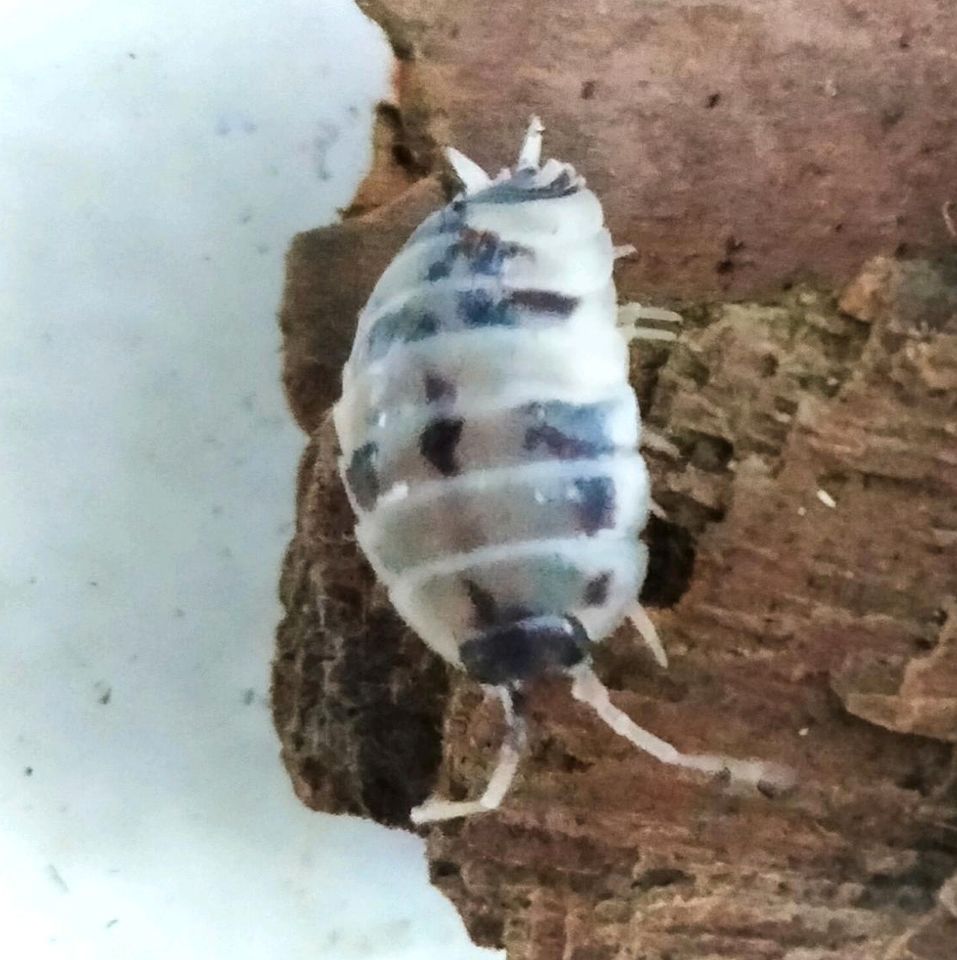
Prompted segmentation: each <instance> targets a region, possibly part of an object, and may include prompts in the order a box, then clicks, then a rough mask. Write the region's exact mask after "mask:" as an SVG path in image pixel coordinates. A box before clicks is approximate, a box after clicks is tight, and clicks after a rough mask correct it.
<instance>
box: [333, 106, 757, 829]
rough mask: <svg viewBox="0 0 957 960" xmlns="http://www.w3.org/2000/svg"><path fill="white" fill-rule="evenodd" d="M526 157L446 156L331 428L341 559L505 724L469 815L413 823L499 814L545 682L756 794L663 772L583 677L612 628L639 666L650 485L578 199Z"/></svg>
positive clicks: (574, 189) (602, 251) (594, 217)
mask: <svg viewBox="0 0 957 960" xmlns="http://www.w3.org/2000/svg"><path fill="white" fill-rule="evenodd" d="M540 147H541V126H540V125H539V123H538V121H537V120H536V119H533V121H532V124H531V126H530V128H529V130H528V133H527V134H526V137H525V141H524V143H523V145H522V148H521V152H520V155H519V160H518V163H517V165H516V166H515V167H514V168H513V169H508V170H503V171H502V172H501V173H500V174H499V175H498V176H497V177H495V178H490V177H488V175H487V174H485V172H484V171H483V170H482V169H481V168H479V167H478V166H477V165H476V164H474V163H473V162H472V161H470V160H468V159H467V158H465V157H463V156H462V155H460V154H458V153H456V152H455V151H449V158H450V160H451V162H452V165H453V167H454V168H455V170H456V172H457V173H458V175H459V177H460V179H462V181H463V183H464V185H465V189H464V191H463V192H462V193H461V194H459V195H458V196H457V197H456V198H455V199H454V200H453V201H452V202H451V203H450V204H449V205H448V206H446V207H445V208H443V209H442V210H439V211H438V212H436V213H434V214H432V215H431V216H429V217H428V218H427V219H426V220H425V221H424V222H423V223H422V224H421V226H420V227H419V228H418V229H417V230H416V231H415V232H414V233H413V234H412V236H411V237H410V238H409V240H408V242H407V243H406V244H405V246H404V247H403V248H402V249H401V250H400V251H399V253H398V254H397V256H396V257H395V259H394V260H393V261H392V263H391V264H390V265H389V267H388V268H387V269H386V271H385V273H384V274H383V275H382V277H381V279H380V280H379V282H378V284H377V285H376V287H375V288H374V290H373V292H372V294H371V296H370V298H369V301H368V303H367V304H366V306H365V308H364V309H363V311H362V312H361V314H360V317H359V321H358V327H357V331H356V336H355V343H354V347H353V350H352V354H351V356H350V358H349V360H348V362H347V363H346V365H345V368H344V370H343V389H342V396H341V399H340V400H339V402H338V403H337V405H336V406H335V408H334V419H335V426H336V431H337V434H338V438H339V443H340V447H341V454H342V456H341V461H340V469H341V473H342V477H343V480H344V482H345V486H346V488H347V491H348V494H349V498H350V501H351V503H352V506H353V509H354V510H355V513H356V516H357V526H356V538H357V541H358V543H359V545H360V546H361V548H362V550H363V552H364V553H365V555H366V557H367V558H368V559H369V561H370V563H371V564H372V567H373V568H374V570H375V572H376V574H377V576H378V577H379V579H380V580H381V581H382V582H383V583H384V584H385V586H386V587H387V589H388V592H389V596H390V599H391V601H392V603H393V605H394V606H395V608H396V610H397V611H398V612H399V613H400V614H401V616H402V617H403V618H404V619H405V620H406V621H407V622H408V624H409V625H410V626H411V627H412V628H413V629H414V630H415V631H416V632H417V633H418V634H419V635H420V636H421V638H422V639H423V641H425V643H427V644H428V645H429V646H430V647H432V648H433V649H434V650H435V651H436V652H438V653H439V654H440V655H441V656H442V657H444V658H445V659H446V660H447V661H448V662H450V663H452V664H455V665H456V666H459V667H461V668H463V669H465V670H466V671H467V672H468V673H469V674H470V675H471V676H473V677H474V678H475V679H477V680H478V681H480V682H481V683H483V684H486V685H487V686H489V687H494V688H495V689H496V690H497V691H498V693H499V695H500V696H501V697H502V700H503V704H504V706H505V710H506V716H507V718H508V720H509V734H508V736H507V738H506V741H505V743H504V744H503V748H502V752H501V755H500V758H499V764H498V767H497V768H496V771H495V773H494V774H493V776H492V780H491V782H490V784H489V787H488V789H487V790H486V792H485V794H484V795H483V796H482V798H480V799H479V800H478V801H475V802H464V803H451V802H448V801H442V800H431V801H429V802H428V803H426V804H425V805H424V806H423V807H420V808H418V809H417V811H414V819H417V820H420V821H422V820H433V819H444V818H448V817H453V816H461V815H466V814H469V813H473V812H480V811H482V810H487V809H491V808H493V807H495V806H497V805H498V803H499V802H500V800H501V798H502V796H503V795H504V793H505V791H506V790H507V788H508V785H509V783H510V781H511V779H512V776H513V774H514V772H515V768H516V766H517V763H518V758H519V754H520V750H521V746H522V742H523V737H524V727H523V722H522V718H521V710H520V705H521V697H520V695H521V692H522V690H523V688H524V687H525V686H526V685H527V684H529V683H531V682H533V681H534V680H535V679H536V678H537V677H540V676H542V675H544V674H548V673H556V672H557V673H567V674H569V675H570V676H571V677H572V678H573V680H574V685H573V692H574V693H575V695H576V696H577V697H578V698H579V699H581V700H584V701H586V702H588V703H589V704H590V705H591V706H592V707H594V708H595V709H596V710H597V711H598V712H599V714H601V716H602V717H603V718H604V719H605V720H606V721H607V722H609V723H611V724H613V725H614V727H615V729H616V730H617V732H619V733H621V734H623V735H624V736H627V737H628V738H629V739H631V740H632V741H633V742H635V743H636V744H637V745H638V746H640V747H642V748H643V749H647V750H649V751H650V752H652V753H653V754H654V755H655V756H657V757H658V758H659V759H661V760H664V761H666V762H669V763H677V764H680V765H684V766H692V767H696V768H698V769H704V770H718V771H720V770H724V769H731V770H732V773H733V774H734V775H736V776H740V777H742V778H744V779H750V780H756V779H757V778H759V777H760V776H763V775H764V773H763V772H762V771H759V770H758V769H757V767H756V765H754V764H742V763H740V762H738V761H729V760H726V759H725V758H720V757H701V756H685V755H683V754H679V753H678V752H677V751H676V750H675V749H674V748H672V747H671V746H670V745H668V744H666V743H664V741H660V740H658V738H656V737H654V736H653V735H651V734H649V733H647V732H646V731H643V730H641V729H640V728H639V727H637V726H636V725H635V724H634V723H633V722H632V721H630V719H629V718H627V717H626V716H625V715H624V714H623V713H622V712H621V711H619V710H617V708H615V707H614V706H613V705H612V704H611V702H610V700H609V698H608V695H607V692H606V691H605V689H604V688H603V687H602V686H601V685H600V684H599V682H598V680H597V678H596V677H595V675H594V674H593V673H592V672H591V670H590V667H589V647H590V645H591V644H592V643H595V642H597V641H599V640H601V639H602V638H604V637H606V636H608V635H609V634H610V633H611V632H612V631H613V630H615V629H616V628H617V627H618V626H619V625H620V624H621V623H622V621H623V620H624V619H625V618H626V617H628V616H631V617H632V618H633V619H634V620H635V622H636V623H637V624H638V625H639V627H640V628H643V630H642V632H643V633H644V634H645V636H646V637H647V639H648V640H649V642H650V643H651V644H652V646H653V648H654V649H655V650H656V652H658V653H659V654H660V647H658V646H657V637H656V635H655V634H654V631H653V628H652V627H651V625H650V621H649V620H648V619H647V617H645V616H644V614H643V611H641V608H640V607H638V606H637V599H636V598H637V596H638V591H639V589H640V587H641V584H642V582H643V579H644V576H645V568H646V565H647V561H648V553H647V549H646V547H645V546H644V544H642V542H641V541H640V539H639V534H640V532H641V530H642V529H643V527H644V526H645V523H646V520H647V517H648V512H649V507H650V494H649V480H648V473H647V470H646V467H645V464H644V461H643V460H642V458H641V456H640V454H639V453H638V445H639V440H640V436H639V433H640V419H639V413H638V405H637V401H636V398H635V394H634V391H633V390H632V388H631V386H630V384H629V382H628V346H627V339H626V337H625V336H623V335H622V331H621V329H620V327H619V325H618V319H617V317H618V310H617V298H616V292H615V286H614V282H613V278H612V269H613V264H614V260H615V256H616V248H615V247H614V245H613V243H612V239H611V236H610V234H609V231H608V229H607V228H606V227H605V225H604V217H603V213H602V208H601V205H600V203H599V201H598V199H597V197H596V196H595V195H594V193H592V191H590V190H589V189H588V188H587V187H586V185H585V182H584V180H583V179H582V178H581V177H580V176H579V175H578V174H577V173H576V171H575V170H574V168H573V167H571V166H570V165H569V164H566V163H562V162H559V161H557V160H548V161H547V162H546V163H544V164H540V163H539V154H540ZM665 317H666V318H667V315H665ZM659 318H661V315H660V312H659ZM729 765H736V766H729ZM762 770H763V768H762Z"/></svg>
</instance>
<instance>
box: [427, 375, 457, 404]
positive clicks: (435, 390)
mask: <svg viewBox="0 0 957 960" xmlns="http://www.w3.org/2000/svg"><path fill="white" fill-rule="evenodd" d="M423 386H424V388H425V402H426V403H453V402H454V401H455V397H456V395H457V393H458V391H457V390H456V389H455V384H454V383H452V381H451V380H446V379H445V377H440V376H439V375H438V374H437V373H427V374H426V375H425V377H424V379H423Z"/></svg>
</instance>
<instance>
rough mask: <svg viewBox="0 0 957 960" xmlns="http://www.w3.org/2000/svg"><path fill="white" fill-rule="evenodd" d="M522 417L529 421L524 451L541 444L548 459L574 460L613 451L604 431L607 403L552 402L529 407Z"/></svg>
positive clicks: (533, 404)
mask: <svg viewBox="0 0 957 960" xmlns="http://www.w3.org/2000/svg"><path fill="white" fill-rule="evenodd" d="M522 414H523V415H524V416H525V417H528V418H530V419H531V420H532V421H533V422H532V424H531V425H530V426H529V427H528V428H527V429H526V431H525V438H524V441H523V446H524V448H525V449H526V450H534V449H535V448H536V447H538V446H539V445H544V447H545V448H546V449H547V450H548V452H549V453H550V454H551V455H552V456H554V457H558V458H559V459H561V460H574V459H582V458H585V457H595V456H598V455H599V454H602V453H611V452H612V451H614V449H615V445H614V443H612V441H611V440H610V438H609V437H608V435H607V432H606V420H607V416H608V405H607V404H602V403H597V404H595V403H592V404H576V403H565V402H564V401H559V400H552V401H548V402H545V403H532V404H529V405H528V406H526V407H524V408H523V410H522Z"/></svg>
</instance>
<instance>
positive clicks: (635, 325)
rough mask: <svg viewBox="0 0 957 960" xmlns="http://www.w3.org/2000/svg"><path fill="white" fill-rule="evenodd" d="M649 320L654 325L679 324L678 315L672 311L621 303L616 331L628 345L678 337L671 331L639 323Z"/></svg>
mask: <svg viewBox="0 0 957 960" xmlns="http://www.w3.org/2000/svg"><path fill="white" fill-rule="evenodd" d="M641 320H651V321H653V322H655V323H681V322H682V318H681V314H680V313H675V312H674V311H673V310H661V309H659V308H658V307H643V306H642V305H641V304H640V303H623V304H621V306H620V307H619V308H618V329H619V330H620V331H621V334H622V336H623V337H624V338H625V340H627V341H628V343H631V341H632V340H666V341H671V340H677V339H678V335H677V334H676V333H674V332H672V331H671V330H660V329H659V328H658V327H645V326H642V325H641V323H640V322H639V321H641Z"/></svg>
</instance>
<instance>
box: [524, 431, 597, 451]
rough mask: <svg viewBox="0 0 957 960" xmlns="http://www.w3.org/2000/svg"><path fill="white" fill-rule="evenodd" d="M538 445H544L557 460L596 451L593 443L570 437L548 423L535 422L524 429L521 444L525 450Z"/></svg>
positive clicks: (532, 448)
mask: <svg viewBox="0 0 957 960" xmlns="http://www.w3.org/2000/svg"><path fill="white" fill-rule="evenodd" d="M540 445H544V447H545V449H546V450H548V452H549V453H550V454H551V455H552V456H553V457H557V458H558V459H559V460H579V459H582V458H584V457H593V456H594V455H595V454H596V453H597V452H598V451H597V450H596V449H595V445H594V444H593V443H589V442H588V441H585V440H580V439H578V438H577V437H570V436H568V434H566V433H562V431H561V430H559V429H558V428H557V427H553V426H551V425H550V424H548V423H542V424H537V425H536V426H534V427H529V428H528V429H527V430H526V431H525V440H524V443H523V446H524V447H525V449H526V450H534V449H535V448H536V447H538V446H540Z"/></svg>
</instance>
